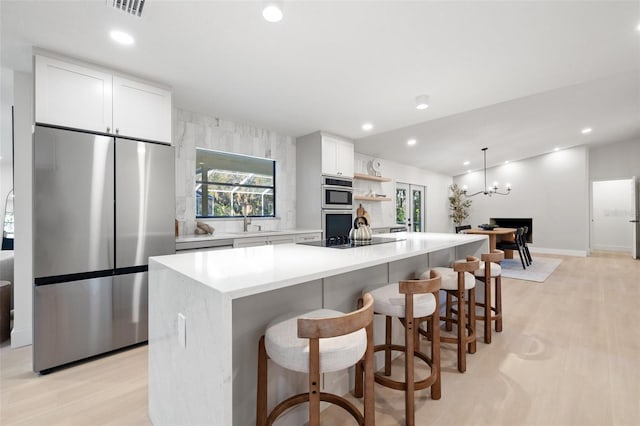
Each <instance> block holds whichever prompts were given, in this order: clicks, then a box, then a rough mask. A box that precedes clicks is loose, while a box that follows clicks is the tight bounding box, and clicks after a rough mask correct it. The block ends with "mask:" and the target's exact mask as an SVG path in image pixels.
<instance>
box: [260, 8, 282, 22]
mask: <svg viewBox="0 0 640 426" xmlns="http://www.w3.org/2000/svg"><path fill="white" fill-rule="evenodd" d="M262 16H263V17H264V19H266V20H267V21H268V22H280V21H282V9H280V7H279V6H278V5H277V4H273V3H272V4H269V5H267V7H265V8H264V9H262Z"/></svg>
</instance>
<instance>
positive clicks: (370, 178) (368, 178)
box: [353, 173, 391, 182]
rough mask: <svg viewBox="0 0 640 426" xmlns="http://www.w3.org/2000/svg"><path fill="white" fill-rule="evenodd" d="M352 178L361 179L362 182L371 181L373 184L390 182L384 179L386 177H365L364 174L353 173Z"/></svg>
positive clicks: (388, 179)
mask: <svg viewBox="0 0 640 426" xmlns="http://www.w3.org/2000/svg"><path fill="white" fill-rule="evenodd" d="M353 178H354V179H362V180H372V181H374V182H391V179H390V178H386V177H382V176H372V175H365V174H362V173H354V174H353Z"/></svg>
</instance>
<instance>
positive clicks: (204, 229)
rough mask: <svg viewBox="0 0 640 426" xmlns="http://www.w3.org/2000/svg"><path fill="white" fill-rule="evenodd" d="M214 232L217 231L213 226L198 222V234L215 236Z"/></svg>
mask: <svg viewBox="0 0 640 426" xmlns="http://www.w3.org/2000/svg"><path fill="white" fill-rule="evenodd" d="M213 231H215V229H214V227H213V226H211V225H207V224H206V223H204V222H200V221H197V222H196V230H195V233H196V234H213Z"/></svg>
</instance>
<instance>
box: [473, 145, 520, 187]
mask: <svg viewBox="0 0 640 426" xmlns="http://www.w3.org/2000/svg"><path fill="white" fill-rule="evenodd" d="M487 149H489V148H482V152H483V155H484V190H482V191H478V192H474V193H473V194H471V195H468V194H467V186H466V185H465V186H463V187H462V193H463V195H464V196H465V197H473V196H474V195H478V194H484V195H488V196H489V197H491V195H492V194H498V195H509V193H511V184H510V183H508V184H507V192H500V191H498V182H493V186H487Z"/></svg>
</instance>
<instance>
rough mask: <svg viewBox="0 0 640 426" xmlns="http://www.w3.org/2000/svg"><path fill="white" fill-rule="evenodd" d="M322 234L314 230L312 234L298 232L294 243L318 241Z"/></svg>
mask: <svg viewBox="0 0 640 426" xmlns="http://www.w3.org/2000/svg"><path fill="white" fill-rule="evenodd" d="M321 238H322V234H321V233H320V232H314V233H312V234H298V235H296V243H308V242H309V241H320V239H321Z"/></svg>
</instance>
